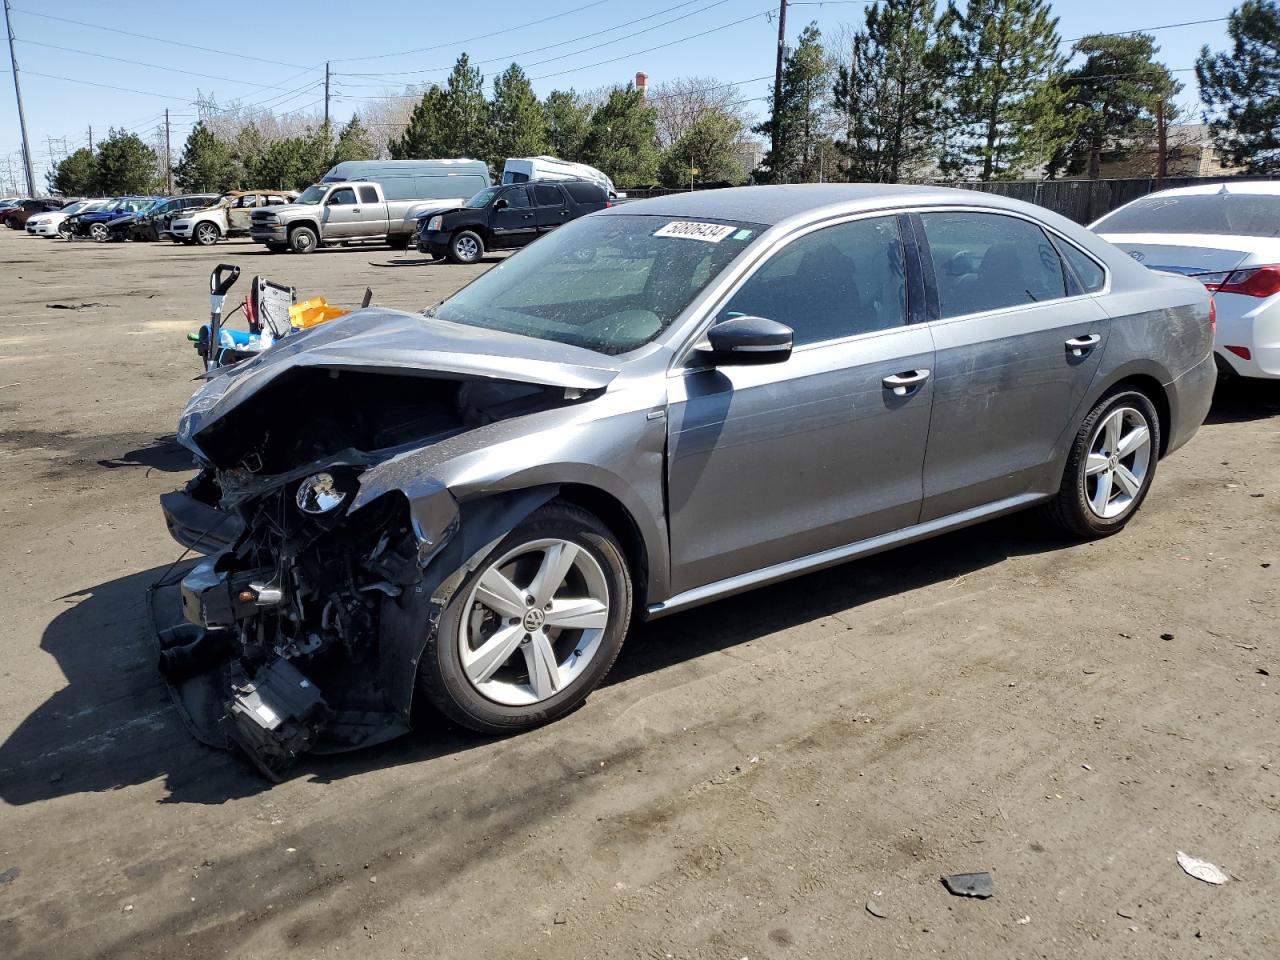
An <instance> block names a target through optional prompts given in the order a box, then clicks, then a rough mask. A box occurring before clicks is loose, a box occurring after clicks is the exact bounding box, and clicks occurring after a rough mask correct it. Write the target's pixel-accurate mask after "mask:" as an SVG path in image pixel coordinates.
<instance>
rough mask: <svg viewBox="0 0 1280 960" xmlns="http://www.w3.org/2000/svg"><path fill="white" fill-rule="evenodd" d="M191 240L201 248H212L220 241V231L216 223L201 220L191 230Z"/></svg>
mask: <svg viewBox="0 0 1280 960" xmlns="http://www.w3.org/2000/svg"><path fill="white" fill-rule="evenodd" d="M191 239H192V241H193V242H194V243H197V244H199V245H200V246H202V247H212V246H213V245H214V244H215V243H217V242H218V241H219V240H221V239H222V231H221V230H220V229H219V228H218V225H217V224H216V223H212V222H210V221H208V220H202V221H200V222H199V223H197V224H196V225H195V226H193V227H192V228H191Z"/></svg>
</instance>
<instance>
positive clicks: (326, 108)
mask: <svg viewBox="0 0 1280 960" xmlns="http://www.w3.org/2000/svg"><path fill="white" fill-rule="evenodd" d="M324 125H325V126H326V127H327V126H328V125H329V61H328V60H326V61H325V62H324Z"/></svg>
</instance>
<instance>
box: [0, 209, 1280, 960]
mask: <svg viewBox="0 0 1280 960" xmlns="http://www.w3.org/2000/svg"><path fill="white" fill-rule="evenodd" d="M414 259H415V257H414V256H413V255H396V254H393V253H390V252H388V251H384V250H355V251H333V252H323V253H319V254H316V255H313V256H310V257H299V256H282V257H270V256H268V255H265V254H263V253H261V252H260V248H258V247H255V246H253V245H251V244H247V243H232V244H223V245H221V246H219V247H217V248H216V249H213V250H198V249H192V248H186V247H173V246H170V245H167V244H166V245H153V246H143V245H131V246H95V245H91V244H87V243H85V244H75V245H70V244H66V243H62V242H54V241H43V240H36V239H34V238H29V237H26V236H25V235H20V234H13V233H10V232H8V231H0V410H2V411H3V415H4V416H3V423H0V428H2V429H0V466H2V468H3V477H4V483H3V486H2V487H0V544H2V545H3V546H2V547H0V571H2V575H0V610H3V624H4V629H3V633H2V634H0V944H3V947H0V954H2V955H3V956H5V957H13V958H19V957H21V958H35V957H40V958H45V957H48V958H58V960H70V958H81V957H84V958H89V957H93V958H116V957H119V958H126V957H127V958H131V960H137V958H151V957H155V958H162V957H163V958H172V957H177V956H182V957H190V958H202V957H273V958H278V957H282V956H285V957H294V956H297V957H319V956H340V957H351V956H360V957H362V958H365V960H380V958H390V957H402V956H412V957H441V956H448V957H458V958H467V957H486V958H506V957H521V958H534V957H544V958H552V957H556V958H558V957H583V958H600V957H652V958H658V960H665V958H667V957H672V958H677V957H678V958H694V957H697V958H724V960H737V958H743V957H750V958H752V960H757V958H785V957H796V958H799V957H803V958H814V957H823V958H826V957H830V958H848V957H877V958H879V957H886V956H890V955H895V956H912V957H924V956H934V955H944V954H945V955H951V956H969V957H1072V958H1079V960H1084V958H1106V960H1115V958H1118V957H1133V958H1142V960H1152V958H1162V957H1171V958H1173V957H1177V958H1182V957H1205V958H1209V957H1214V958H1245V957H1258V958H1274V957H1276V956H1277V955H1280V913H1278V912H1277V910H1276V909H1275V902H1276V898H1277V893H1280V860H1278V859H1277V857H1276V856H1275V843H1276V824H1277V822H1280V821H1278V819H1277V817H1278V816H1280V801H1278V799H1277V795H1278V794H1280V703H1278V702H1277V693H1280V658H1278V657H1277V629H1276V628H1277V616H1276V611H1277V607H1276V600H1277V584H1278V583H1280V546H1278V545H1277V542H1276V531H1277V520H1278V519H1280V442H1277V441H1278V440H1280V437H1278V436H1277V426H1278V425H1280V387H1277V386H1263V387H1254V388H1250V389H1238V388H1237V389H1232V390H1226V391H1223V392H1222V393H1221V394H1220V396H1219V399H1218V401H1217V403H1216V404H1215V408H1214V411H1213V414H1212V416H1211V422H1210V423H1209V424H1208V425H1206V426H1205V428H1204V429H1203V430H1202V431H1201V433H1200V435H1199V436H1198V437H1197V438H1196V439H1195V440H1194V441H1193V442H1192V443H1191V444H1190V445H1189V446H1188V447H1186V448H1185V449H1184V450H1182V451H1180V452H1179V453H1178V454H1176V455H1175V456H1173V457H1172V458H1171V459H1170V460H1168V461H1165V462H1164V463H1163V464H1161V468H1160V474H1159V476H1158V477H1157V479H1156V484H1155V489H1154V492H1153V494H1152V496H1151V497H1150V499H1149V500H1148V502H1147V504H1146V506H1145V507H1144V509H1143V511H1142V513H1141V514H1140V516H1139V517H1138V519H1137V520H1136V521H1135V522H1134V523H1133V524H1132V525H1131V526H1130V528H1129V529H1128V530H1127V531H1126V532H1125V533H1124V534H1123V535H1122V536H1119V537H1115V538H1113V539H1110V540H1108V541H1106V542H1102V543H1097V544H1092V545H1081V544H1077V543H1071V542H1067V541H1064V540H1062V539H1060V538H1058V537H1056V536H1054V535H1053V534H1050V533H1047V532H1046V531H1044V530H1043V529H1042V528H1040V527H1039V526H1037V525H1036V524H1034V523H1031V522H1029V521H1028V518H1026V517H1014V518H1011V519H1008V520H1005V521H1001V522H997V523H993V524H988V525H985V526H981V527H978V528H975V529H972V530H969V531H965V532H962V533H958V534H954V535H951V536H948V537H945V538H943V539H940V540H935V541H933V542H931V543H927V544H922V545H918V546H915V547H911V548H908V549H904V550H899V551H896V552H893V553H889V554H885V555H882V556H879V557H876V558H873V559H870V560H867V561H864V562H859V563H854V564H850V565H847V566H844V567H841V568H838V569H835V570H832V571H828V572H826V573H823V574H819V575H815V576H810V577H806V578H804V579H801V580H798V581H794V582H792V583H790V584H785V585H782V586H779V587H775V588H771V589H767V590H763V591H760V592H757V593H755V594H752V595H749V596H745V597H741V598H737V599H733V600H729V601H725V602H722V603H719V604H715V605H713V606H709V607H706V608H703V609H701V610H698V611H696V612H693V613H689V614H685V615H681V616H676V617H673V618H670V619H667V620H663V621H660V622H658V623H655V624H653V625H650V626H647V627H645V628H642V629H641V630H640V631H639V632H638V633H637V634H636V635H633V636H632V638H631V639H630V641H629V643H628V647H627V649H626V650H625V651H624V652H623V655H622V659H621V660H620V662H619V665H618V668H617V669H616V671H615V673H614V675H613V677H612V679H611V681H610V683H609V684H608V686H606V687H605V688H604V689H602V690H601V691H599V692H597V693H596V694H595V695H594V696H593V697H592V698H591V699H590V701H589V702H588V704H587V705H586V707H585V708H584V709H582V710H580V711H579V712H578V713H576V714H574V715H573V716H571V717H569V718H568V719H566V720H564V721H562V722H560V723H558V724H556V725H554V726H552V727H549V728H546V729H543V730H539V731H536V732H534V733H531V734H528V735H525V736H520V737H515V738H511V739H508V740H502V741H492V740H482V739H478V738H475V737H472V736H466V735H462V734H459V733H457V732H454V731H450V730H445V729H431V730H426V731H424V732H422V733H421V734H420V735H418V736H416V737H414V738H411V739H406V740H404V741H401V742H399V743H396V744H392V745H390V746H387V747H384V748H379V749H375V750H373V751H371V752H366V753H363V754H357V755H354V756H349V757H346V758H329V759H315V760H309V761H308V762H306V763H305V764H304V765H303V766H302V767H301V768H300V769H299V770H298V771H297V773H296V776H294V777H293V778H292V779H291V780H290V781H289V782H287V783H284V784H281V785H278V786H270V785H268V784H267V783H266V782H265V781H263V780H262V779H261V778H260V777H259V776H258V775H257V774H256V773H254V772H253V771H252V770H251V769H250V768H249V767H248V765H247V764H246V763H244V762H243V761H242V760H241V759H239V758H238V757H236V756H234V755H231V754H223V753H219V752H216V751H212V750H209V749H206V748H204V747H201V746H199V745H198V744H196V743H195V742H194V741H193V740H192V739H191V738H190V737H189V736H188V734H187V733H186V731H185V730H184V729H183V727H182V726H181V724H180V722H179V720H178V717H177V714H176V713H175V711H174V709H173V708H172V707H171V706H170V704H169V702H168V699H167V695H166V692H165V689H164V687H163V686H162V685H161V683H160V681H159V679H158V677H157V675H156V672H155V669H154V667H153V664H152V654H151V646H150V640H149V636H148V623H147V617H146V611H145V607H144V603H143V595H144V590H145V588H146V586H147V585H148V584H149V583H151V582H152V581H154V580H155V579H156V578H157V577H158V576H159V575H160V574H161V573H162V571H163V570H164V568H165V567H166V566H167V565H168V564H169V562H170V561H171V560H173V559H174V557H175V556H176V555H177V553H178V549H177V547H176V546H175V545H174V544H173V543H172V542H171V541H170V540H169V538H168V536H167V534H166V532H165V529H164V525H163V523H162V521H161V517H160V513H159V510H158V507H157V502H156V498H157V497H158V495H159V494H161V493H162V492H164V491H167V490H169V489H171V488H173V487H175V486H178V485H180V484H181V483H182V482H184V481H185V479H186V478H187V476H188V474H189V463H188V461H187V458H186V457H185V456H184V454H183V453H182V451H181V450H180V449H179V448H177V447H176V445H175V444H174V443H173V442H172V432H173V428H174V425H175V423H176V420H177V416H178V413H179V410H180V408H181V405H182V403H183V401H184V400H185V398H186V397H187V395H188V394H189V393H190V391H191V390H192V389H193V384H192V376H193V375H194V374H195V372H196V370H197V363H196V358H195V355H194V353H193V352H192V350H191V348H190V345H189V344H187V343H186V342H185V340H184V334H185V333H186V332H187V331H188V330H189V329H192V328H193V327H194V325H195V321H196V320H197V319H199V318H202V317H203V315H204V314H205V313H206V312H207V303H208V300H207V297H206V291H207V286H206V283H207V276H208V273H209V270H210V268H211V267H212V265H213V264H214V263H216V262H218V261H227V262H232V263H238V264H240V265H241V266H242V267H243V268H244V271H245V274H246V276H245V278H244V279H243V280H242V281H241V286H242V288H244V289H247V278H248V276H250V275H252V274H253V273H255V272H259V271H260V272H263V273H265V274H267V275H269V276H272V277H273V278H275V279H279V280H282V281H286V282H290V283H293V284H296V285H297V286H298V287H299V288H300V289H301V290H302V291H303V292H304V293H306V294H319V293H323V294H324V295H326V296H327V297H328V298H329V299H330V301H331V302H337V303H344V304H353V303H355V302H357V301H358V300H359V298H360V296H361V294H362V293H363V290H364V287H365V286H366V284H368V285H371V286H372V287H373V288H374V291H375V295H376V296H375V300H376V302H378V303H380V304H385V305H391V306H403V307H406V308H417V307H420V306H422V305H424V304H426V303H427V302H428V301H430V300H433V299H437V298H438V296H439V295H443V294H445V293H447V292H449V291H450V290H452V289H454V288H455V287H456V286H457V285H458V284H460V283H461V282H463V281H464V280H466V279H467V278H469V277H470V276H472V275H474V272H475V270H478V269H483V268H482V267H481V268H473V269H463V268H457V267H447V266H435V265H425V264H422V263H410V262H408V261H413V260H414ZM371 262H372V263H374V264H379V265H381V266H371V265H370V264H371ZM392 264H404V265H394V266H393V265H392ZM237 292H240V293H241V294H243V290H240V289H238V290H237ZM53 304H73V305H80V304H88V305H87V306H84V307H83V309H77V310H59V309H51V305H53ZM1179 849H1181V850H1186V851H1188V852H1189V853H1192V854H1195V855H1198V856H1202V857H1205V858H1207V859H1210V860H1212V861H1213V862H1215V863H1217V864H1219V865H1220V866H1222V867H1224V868H1225V869H1227V870H1229V871H1230V873H1231V874H1232V875H1233V876H1234V878H1235V879H1233V880H1232V881H1231V882H1229V883H1228V884H1226V885H1225V886H1222V887H1214V886H1209V885H1207V884H1204V883H1201V882H1200V881H1197V880H1194V879H1192V878H1190V877H1188V876H1186V875H1185V874H1183V873H1182V872H1181V871H1180V870H1179V868H1178V866H1177V865H1176V863H1175V860H1174V857H1175V851H1177V850H1179ZM15 870H16V874H15V873H14V872H13V871H15ZM971 870H990V871H992V872H993V874H994V877H995V889H996V894H995V897H994V898H993V899H991V900H986V901H976V900H960V899H957V898H954V897H951V896H948V894H947V893H946V892H945V891H944V890H943V888H942V887H941V885H940V884H939V882H938V878H939V875H941V874H944V873H953V872H961V871H971ZM5 871H9V872H7V873H6V872H5ZM869 901H873V902H874V904H875V909H876V912H878V913H881V914H884V917H883V918H881V917H878V916H873V915H872V913H871V912H869V910H868V909H867V904H868V902H869Z"/></svg>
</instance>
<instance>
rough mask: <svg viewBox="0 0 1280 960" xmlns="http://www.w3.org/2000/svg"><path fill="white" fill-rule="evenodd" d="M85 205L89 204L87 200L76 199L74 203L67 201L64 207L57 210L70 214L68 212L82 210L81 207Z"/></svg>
mask: <svg viewBox="0 0 1280 960" xmlns="http://www.w3.org/2000/svg"><path fill="white" fill-rule="evenodd" d="M87 206H89V203H88V201H85V200H76V201H75V202H74V203H68V204H67V205H66V206H65V207H63V208H62V210H61V211H59V212H60V213H67V214H70V213H79V212H80V211H81V210H83V209H84V208H85V207H87Z"/></svg>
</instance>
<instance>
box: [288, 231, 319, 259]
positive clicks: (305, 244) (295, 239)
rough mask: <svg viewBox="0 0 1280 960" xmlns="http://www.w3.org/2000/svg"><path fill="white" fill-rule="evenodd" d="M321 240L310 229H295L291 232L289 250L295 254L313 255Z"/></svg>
mask: <svg viewBox="0 0 1280 960" xmlns="http://www.w3.org/2000/svg"><path fill="white" fill-rule="evenodd" d="M319 245H320V238H319V237H317V236H316V232H315V231H314V230H312V229H311V228H310V227H294V228H293V229H292V230H290V231H289V249H290V250H292V251H293V252H294V253H313V252H315V249H316V247H318V246H319Z"/></svg>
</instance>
